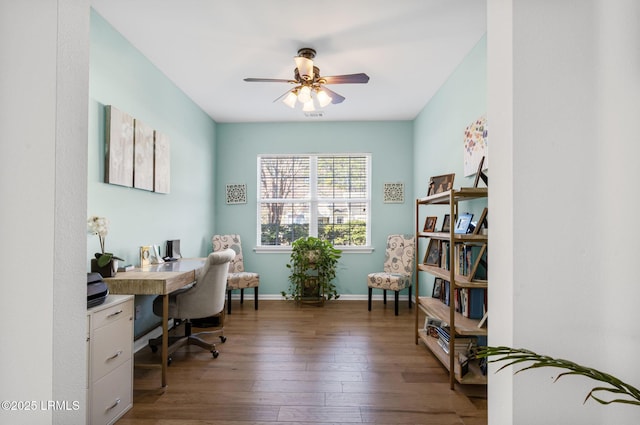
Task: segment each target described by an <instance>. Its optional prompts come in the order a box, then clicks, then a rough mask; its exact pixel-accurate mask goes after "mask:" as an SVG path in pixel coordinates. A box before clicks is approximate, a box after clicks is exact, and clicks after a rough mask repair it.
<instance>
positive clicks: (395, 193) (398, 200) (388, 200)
mask: <svg viewBox="0 0 640 425" xmlns="http://www.w3.org/2000/svg"><path fill="white" fill-rule="evenodd" d="M384 203H385V204H402V203H404V183H385V184H384Z"/></svg>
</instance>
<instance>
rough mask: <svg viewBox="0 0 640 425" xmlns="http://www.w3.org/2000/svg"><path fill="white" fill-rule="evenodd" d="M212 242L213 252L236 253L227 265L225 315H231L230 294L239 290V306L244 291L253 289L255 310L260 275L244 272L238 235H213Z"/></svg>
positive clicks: (242, 301) (256, 307)
mask: <svg viewBox="0 0 640 425" xmlns="http://www.w3.org/2000/svg"><path fill="white" fill-rule="evenodd" d="M212 242H213V252H216V251H220V250H223V249H227V248H230V249H233V250H234V251H235V253H236V257H235V258H234V259H233V261H232V262H231V263H230V264H229V276H228V277H227V314H231V292H232V291H235V290H237V289H239V290H240V304H243V303H244V290H245V289H247V288H253V293H254V305H255V309H256V310H257V309H258V286H259V285H260V275H259V274H258V273H252V272H247V271H245V270H244V259H243V257H242V244H241V242H240V235H214V236H213V238H212Z"/></svg>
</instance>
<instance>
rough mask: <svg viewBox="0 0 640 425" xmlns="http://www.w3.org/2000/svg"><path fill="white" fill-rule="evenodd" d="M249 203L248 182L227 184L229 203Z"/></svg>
mask: <svg viewBox="0 0 640 425" xmlns="http://www.w3.org/2000/svg"><path fill="white" fill-rule="evenodd" d="M246 203H247V185H246V184H228V185H227V204H246Z"/></svg>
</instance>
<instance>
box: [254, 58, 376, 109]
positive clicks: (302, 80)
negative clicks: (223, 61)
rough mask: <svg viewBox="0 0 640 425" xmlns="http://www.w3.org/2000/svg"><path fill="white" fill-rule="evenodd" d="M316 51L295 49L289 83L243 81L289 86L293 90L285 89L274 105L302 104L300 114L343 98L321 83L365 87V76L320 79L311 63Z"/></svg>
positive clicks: (255, 80) (272, 80) (366, 80)
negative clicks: (295, 54)
mask: <svg viewBox="0 0 640 425" xmlns="http://www.w3.org/2000/svg"><path fill="white" fill-rule="evenodd" d="M315 57H316V51H315V50H314V49H312V48H309V47H304V48H302V49H300V50H298V56H296V57H294V58H293V60H294V61H295V63H296V68H295V69H294V77H293V80H286V79H280V78H245V79H244V81H247V82H250V83H289V84H295V87H294V88H292V89H291V90H288V91H287V92H286V93H284V94H283V95H282V96H280V97H278V98H277V99H276V100H274V102H276V101H278V100H280V99H282V102H283V103H284V104H285V105H287V106H289V107H290V108H295V106H296V103H297V102H300V103H301V104H302V105H303V108H302V110H303V111H314V110H315V108H316V104H317V105H318V106H320V107H321V108H324V107H325V106H327V105H328V104H329V103H341V102H342V101H344V99H345V98H344V96H341V95H339V94H338V93H336V92H334V91H333V90H329V89H328V88H327V87H325V84H365V83H367V82H368V81H369V76H368V75H367V74H364V73H359V74H346V75H334V76H331V77H322V76H320V69H319V68H318V67H317V66H315V65H314V64H313V58H315Z"/></svg>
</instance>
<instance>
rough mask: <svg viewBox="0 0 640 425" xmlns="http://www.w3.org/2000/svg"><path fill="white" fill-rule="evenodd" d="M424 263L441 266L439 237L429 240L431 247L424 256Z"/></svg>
mask: <svg viewBox="0 0 640 425" xmlns="http://www.w3.org/2000/svg"><path fill="white" fill-rule="evenodd" d="M424 264H426V265H428V266H436V267H440V241H439V240H437V239H431V240H429V247H428V248H427V252H425V256H424Z"/></svg>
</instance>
